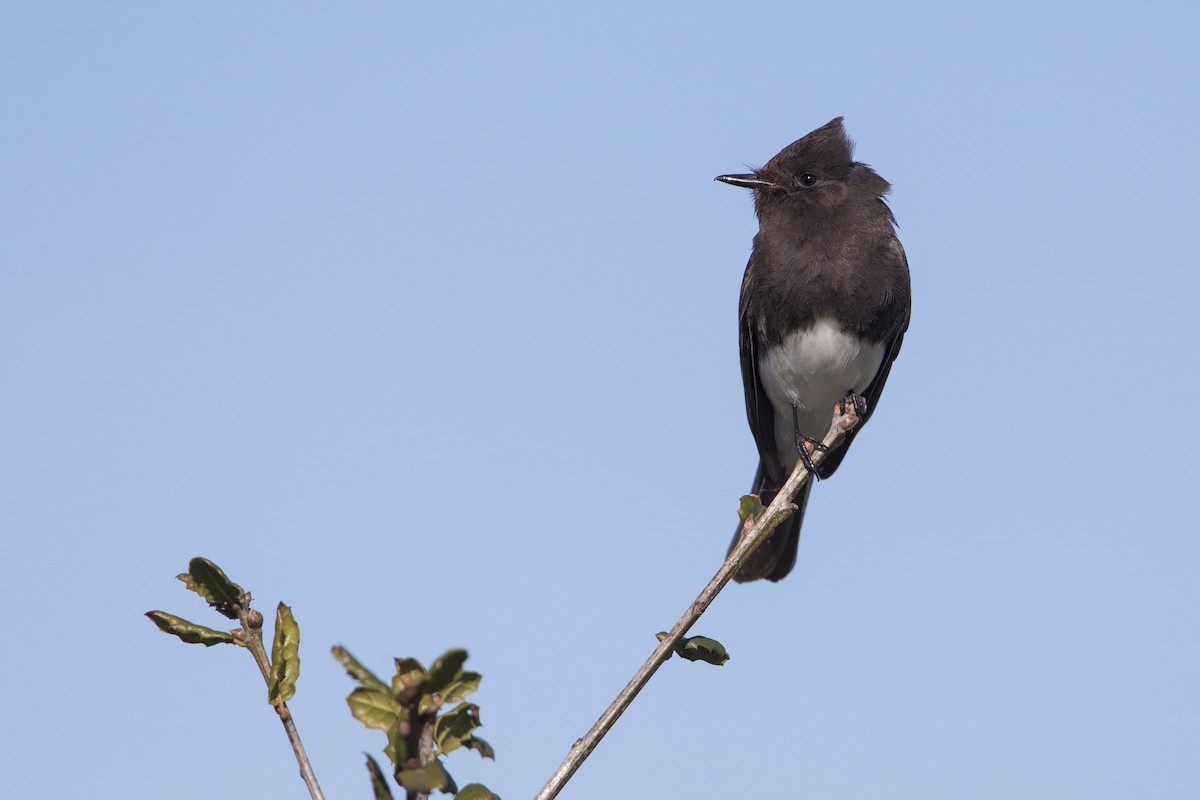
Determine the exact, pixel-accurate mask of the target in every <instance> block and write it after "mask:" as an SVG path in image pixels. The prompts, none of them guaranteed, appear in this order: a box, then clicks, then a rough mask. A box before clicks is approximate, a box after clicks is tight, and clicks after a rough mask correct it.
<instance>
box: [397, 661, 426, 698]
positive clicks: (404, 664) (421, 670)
mask: <svg viewBox="0 0 1200 800" xmlns="http://www.w3.org/2000/svg"><path fill="white" fill-rule="evenodd" d="M424 681H425V667H423V666H422V665H421V662H420V661H417V660H416V659H415V658H397V659H396V675H395V677H393V678H392V691H393V692H395V693H396V694H399V693H400V692H402V691H404V690H405V689H411V690H413V691H421V688H422V684H423V683H424Z"/></svg>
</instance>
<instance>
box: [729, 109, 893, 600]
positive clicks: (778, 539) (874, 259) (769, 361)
mask: <svg viewBox="0 0 1200 800" xmlns="http://www.w3.org/2000/svg"><path fill="white" fill-rule="evenodd" d="M852 150H853V144H852V143H851V141H850V139H849V137H847V136H846V131H845V129H844V128H843V127H842V118H841V117H838V118H837V119H835V120H832V121H831V122H829V123H828V124H827V125H824V126H822V127H820V128H817V129H816V130H815V131H813V132H812V133H810V134H808V135H807V136H805V137H804V138H803V139H800V140H798V141H796V142H793V143H792V144H790V145H788V146H787V147H785V148H784V149H783V150H782V152H780V153H779V155H777V156H775V157H774V158H772V159H771V160H770V161H768V162H767V164H766V166H764V167H763V168H762V169H758V170H755V171H754V172H753V173H751V174H749V175H721V176H718V177H717V180H719V181H724V182H725V183H730V184H733V185H734V186H744V187H746V188H748V189H753V190H754V211H755V213H756V214H757V215H758V234H757V235H756V236H755V237H754V247H753V249H752V250H751V251H750V263H749V264H748V265H747V266H746V276H745V277H744V278H743V279H742V297H741V302H740V304H739V323H740V325H739V327H740V333H739V339H740V343H741V351H742V383H743V384H744V386H745V390H746V415H747V417H749V419H750V430H751V432H752V433H753V434H754V441H755V443H756V444H757V445H758V455H759V464H758V472H757V473H756V474H755V476H754V487H753V488H752V489H751V491H752V492H753V493H755V494H757V495H759V496H760V497H761V498H762V502H763V503H764V504H765V503H770V502H771V500H772V499H773V498H774V497H775V494H776V492H778V491H779V488H780V487H781V486H782V485H783V483H784V481H785V480H787V477H788V475H789V474H790V473H791V471H792V469H793V467H794V466H795V464H796V461H797V459H803V460H804V462H805V464H806V465H807V466H808V467H809V468H810V469H811V467H812V462H811V460H810V456H809V451H808V450H807V449H805V445H806V444H815V443H816V440H814V439H813V438H812V437H819V436H823V435H824V434H825V432H826V431H827V430H828V429H829V423H830V421H831V420H832V417H833V408H834V405H835V404H836V403H837V402H838V401H839V400H842V399H844V398H849V399H851V400H852V401H853V402H854V403H855V405H856V406H857V408H858V409H859V410H860V411H862V412H863V413H861V414H860V417H861V419H862V424H866V421H867V419H868V418H869V417H870V414H871V411H872V410H873V409H874V407H875V403H877V402H878V400H879V395H880V393H881V392H882V391H883V384H884V383H885V382H886V381H887V377H888V372H889V371H891V368H892V361H894V360H895V358H896V354H897V353H899V352H900V343H901V342H902V341H903V340H904V331H905V330H907V329H908V318H909V309H910V288H909V279H908V260H907V259H906V258H905V257H904V248H903V247H902V246H901V245H900V240H899V239H897V238H896V231H895V227H894V226H895V223H896V220H895V217H893V216H892V211H891V209H890V208H888V206H887V204H886V203H885V202H884V200H883V196H884V195H885V194H887V192H888V191H889V190H890V189H891V186H890V185H889V184H888V182H887V181H885V180H884V179H883V178H881V177H879V175H877V174H876V173H875V171H874V170H872V169H871V168H870V167H868V166H867V165H866V164H861V163H859V162H857V161H852V160H851V155H852ZM864 401H865V402H864ZM864 405H865V408H864ZM861 428H862V425H859V427H858V428H855V429H854V430H853V431H851V432H850V434H849V435H848V436H847V437H846V439H845V442H844V443H843V444H842V445H841V446H840V447H839V448H838V449H837V450H834V451H833V452H831V453H828V454H827V455H826V457H825V460H824V461H823V462H822V463H821V466H820V469H818V470H817V471H816V473H817V475H816V477H820V478H828V477H829V476H830V475H832V474H833V473H834V471H835V470H836V469H837V468H838V464H840V463H841V462H842V457H843V456H845V455H846V451H847V450H848V449H849V447H850V444H851V442H853V441H854V436H855V434H856V433H857V432H858V431H859V430H860V429H861ZM811 488H812V481H811V480H810V481H809V482H808V483H806V484H805V485H804V488H803V489H802V490H801V492H800V495H799V496H798V497H797V498H796V505H797V506H798V508H797V510H796V512H795V513H793V514H792V515H791V516H790V517H788V518H787V519H786V520H784V522H783V524H781V525H780V526H779V527H778V528H776V529H775V531H774V532H773V533H772V534H771V537H770V538H769V539H768V540H767V541H766V542H764V543H763V545H762V546H761V547H759V549H758V550H757V551H755V553H754V556H753V557H752V558H751V559H750V561H749V562H748V563H747V564H746V565H745V566H743V567H742V568H741V570H739V571H738V573H737V575H736V576H734V577H735V579H736V580H737V581H739V582H745V581H753V580H758V579H759V578H768V579H770V580H773V581H777V580H779V579H780V578H783V577H784V576H785V575H787V574H788V573H789V572H790V571H791V569H792V566H793V565H794V564H795V563H796V546H797V544H798V543H799V541H800V523H801V522H802V521H803V519H804V508H805V506H806V505H807V503H808V493H809V490H810V489H811ZM741 532H742V529H741V526H738V530H737V533H736V534H735V535H734V537H733V541H734V544H736V543H737V541H738V537H739V536H741ZM731 549H732V545H731Z"/></svg>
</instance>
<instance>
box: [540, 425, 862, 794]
mask: <svg viewBox="0 0 1200 800" xmlns="http://www.w3.org/2000/svg"><path fill="white" fill-rule="evenodd" d="M858 422H859V419H858V416H857V415H856V414H855V413H854V409H853V408H852V407H844V404H839V405H838V408H837V409H836V410H835V411H834V416H833V423H832V424H831V425H830V427H829V432H828V433H827V434H825V438H824V439H823V440H822V442H821V444H823V445H824V446H825V451H829V450H833V448H835V447H836V446H837V445H838V444H840V443H841V441H842V439H843V437H845V435H846V434H847V433H848V432H849V431H850V430H852V429H853V428H854V426H855V425H857V424H858ZM824 458H825V452H823V451H821V450H820V449H817V450H815V451H814V452H813V454H812V461H813V464H814V465H817V466H819V465H820V463H821V462H822V461H823V460H824ZM808 479H809V472H808V470H807V469H805V468H804V463H803V462H802V461H797V462H796V468H795V469H794V470H792V474H791V475H790V476H789V477H788V479H787V481H786V482H785V483H784V484H783V488H781V489H780V490H779V493H778V494H777V495H776V496H775V499H774V500H773V501H772V502H771V505H769V506H768V507H767V509H766V510H765V511H764V512H763V513H762V515H761V516H760V517H759V518H758V519H755V520H753V521H750V520H747V522H746V524H745V526H744V527H743V528H742V538H741V540H740V541H739V542H738V544H737V546H736V547H734V548H733V550H732V551H731V552H730V553H729V555H728V557H726V559H725V563H724V564H722V565H721V568H720V569H719V570H717V574H716V575H714V576H713V579H712V580H711V581H709V582H708V585H707V586H705V587H704V590H703V591H701V592H700V595H699V596H698V597H697V598H696V599H695V600H694V601H693V602H692V604H691V605H690V606H688V609H687V611H685V612H684V614H683V616H682V617H680V618H679V621H678V622H676V623H675V627H673V628H671V630H670V632H669V633H668V634H667V635H666V636H665V637H664V638H663V640H662V641H661V642H659V644H658V647H656V648H655V649H654V652H653V653H651V654H650V658H648V659H647V660H646V663H645V664H643V665H642V667H641V669H639V670H638V671H637V672H636V673H635V674H634V676H633V678H632V679H630V681H629V683H628V684H627V685H626V686H625V688H624V689H622V690H621V693H620V694H618V695H617V699H616V700H613V702H612V705H610V706H609V707H608V708H607V709H606V710H605V712H604V713H603V714H601V715H600V719H598V720H596V724H595V725H593V726H592V728H591V730H589V731H588V732H587V733H586V734H585V735H584V737H583V738H582V739H580V740H578V741H576V742H575V744H574V746H573V747H572V748H571V751H570V752H569V753H567V757H566V758H565V759H564V760H563V763H562V764H561V765H559V767H558V769H557V770H555V772H554V774H553V775H552V776H550V780H549V781H547V783H546V785H545V786H543V787H542V790H541V791H540V792H538V793H537V796H536V797H535V798H534V800H553V798H555V797H557V796H558V793H559V792H560V791H562V788H563V786H565V785H566V783H567V781H569V780H570V779H571V776H572V775H574V774H575V771H576V770H578V769H579V767H580V765H581V764H583V762H584V760H585V759H587V757H588V756H590V755H591V754H592V751H593V750H595V749H596V745H598V744H599V743H600V740H601V739H603V738H604V735H605V734H606V733H608V731H609V729H611V728H612V726H613V725H614V724H615V723H616V721H617V719H618V718H620V716H621V714H623V713H624V712H625V709H626V708H628V707H629V704H630V703H632V702H633V698H635V697H637V695H638V692H640V691H641V690H642V689H643V687H645V685H646V684H647V683H648V682H649V681H650V678H651V677H652V676H653V675H654V673H655V672H656V671H658V668H659V667H661V666H662V665H663V664H664V663H665V662H666V661H667V659H669V658H670V657H671V653H672V652H674V650H675V646H676V645H677V644H679V640H680V639H682V638H683V636H684V634H686V633H687V632H688V630H689V629H690V628H691V627H692V625H694V624H696V620H698V619H700V615H701V614H703V613H704V612H705V611H706V610H708V606H709V605H710V604H711V603H712V601H713V600H714V599H715V598H716V596H717V594H718V593H719V592H720V591H721V590H722V589H724V588H725V584H727V583H729V581H730V579H731V578H733V576H734V574H736V573H737V571H738V569H740V568H741V566H742V564H744V563H746V559H748V558H749V557H750V555H751V554H752V553H753V552H754V551H755V549H757V548H758V546H759V545H760V544H762V543H763V542H764V541H766V538H767V536H769V535H770V533H771V531H773V530H774V529H775V528H776V526H778V525H779V523H780V522H782V521H783V520H784V519H786V518H787V516H788V515H789V514H791V513H792V511H793V509H794V506H793V505H792V500H793V499H794V498H795V497H796V493H797V492H799V491H800V488H801V487H802V486H803V485H804V482H805V481H807V480H808Z"/></svg>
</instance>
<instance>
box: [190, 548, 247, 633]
mask: <svg viewBox="0 0 1200 800" xmlns="http://www.w3.org/2000/svg"><path fill="white" fill-rule="evenodd" d="M176 577H177V578H179V580H181V581H183V583H184V585H185V586H187V588H189V589H191V590H192V591H193V592H195V593H196V594H198V595H200V596H201V597H203V598H204V599H205V600H206V601H207V602H208V604H209V605H210V606H212V607H213V608H215V609H216V610H217V611H219V612H220V613H222V614H224V615H225V616H226V617H228V618H229V619H237V618H238V615H237V612H238V608H240V607H241V604H242V594H243V592H242V587H240V586H238V585H237V584H236V583H234V582H233V581H231V580H229V578H228V577H227V576H226V575H225V573H224V572H223V571H222V570H221V568H220V567H218V566H217V565H216V564H214V563H213V562H211V561H209V560H208V559H207V558H200V557H199V556H197V557H196V558H193V559H192V560H191V561H189V562H188V571H187V572H186V573H184V574H182V575H177V576H176Z"/></svg>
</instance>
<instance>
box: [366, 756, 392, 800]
mask: <svg viewBox="0 0 1200 800" xmlns="http://www.w3.org/2000/svg"><path fill="white" fill-rule="evenodd" d="M363 755H364V756H367V772H369V773H370V774H371V788H372V789H373V790H374V791H375V800H392V789H391V787H389V786H388V782H387V777H386V776H385V775H384V774H383V771H382V770H381V769H379V765H378V764H377V763H375V759H373V758H371V756H370V755H368V754H367V753H363Z"/></svg>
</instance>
